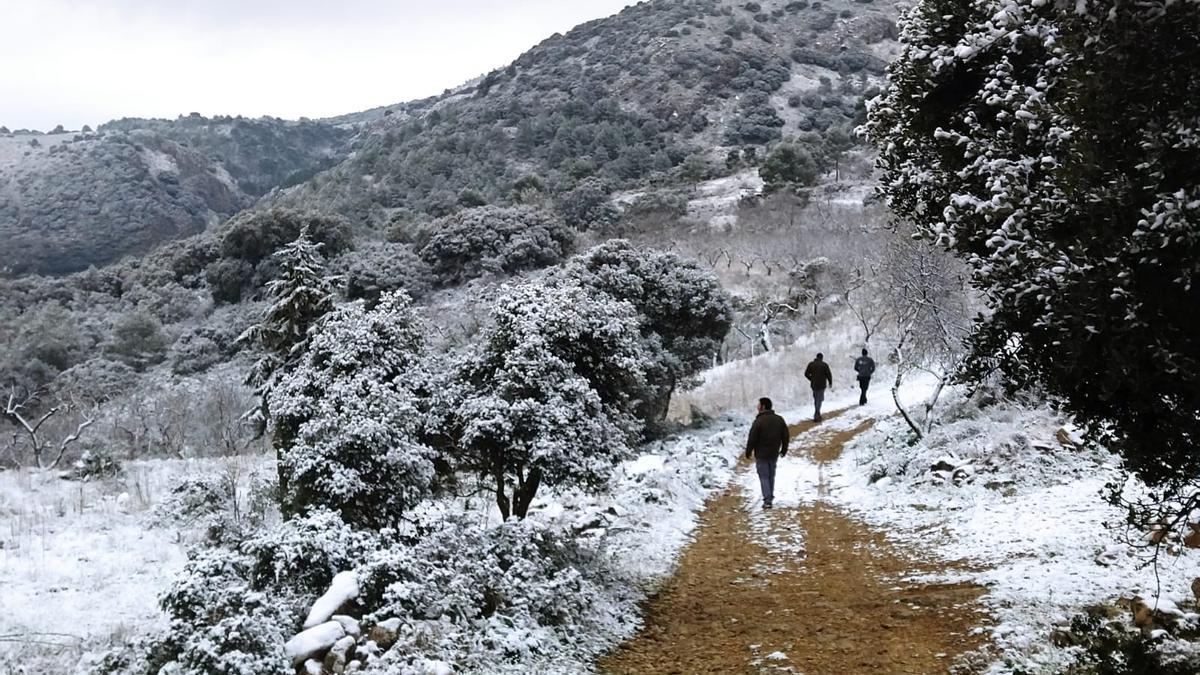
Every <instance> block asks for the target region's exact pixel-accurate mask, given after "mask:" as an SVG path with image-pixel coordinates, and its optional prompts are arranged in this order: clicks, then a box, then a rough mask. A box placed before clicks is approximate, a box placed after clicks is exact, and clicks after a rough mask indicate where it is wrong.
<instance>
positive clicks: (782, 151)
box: [758, 143, 821, 193]
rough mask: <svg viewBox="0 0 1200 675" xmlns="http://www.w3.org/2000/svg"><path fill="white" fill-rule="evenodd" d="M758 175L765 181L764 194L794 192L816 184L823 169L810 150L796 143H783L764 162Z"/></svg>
mask: <svg viewBox="0 0 1200 675" xmlns="http://www.w3.org/2000/svg"><path fill="white" fill-rule="evenodd" d="M758 175H759V176H760V177H761V178H762V180H763V191H764V192H767V193H771V192H776V191H779V190H791V191H793V192H794V191H796V190H798V189H801V188H806V187H809V186H811V185H814V184H816V182H817V179H818V178H819V177H820V176H821V169H820V167H819V166H818V165H817V160H816V158H814V157H813V153H812V152H811V151H809V149H808V148H805V147H801V146H798V145H796V144H794V143H782V144H780V145H777V146H775V148H774V149H773V150H771V153H770V154H769V155H767V158H766V159H764V160H763V163H762V166H760V167H759V168H758Z"/></svg>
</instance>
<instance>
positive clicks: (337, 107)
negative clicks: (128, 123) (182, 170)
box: [0, 0, 636, 130]
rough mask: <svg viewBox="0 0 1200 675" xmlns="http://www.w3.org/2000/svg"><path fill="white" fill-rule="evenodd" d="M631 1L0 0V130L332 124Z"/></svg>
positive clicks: (416, 94)
mask: <svg viewBox="0 0 1200 675" xmlns="http://www.w3.org/2000/svg"><path fill="white" fill-rule="evenodd" d="M635 1H636V0H505V1H503V2H488V1H486V0H423V1H417V0H393V1H391V2H389V1H387V0H327V1H326V0H91V1H88V0H0V125H5V126H8V127H9V128H10V129H18V128H31V129H41V130H48V129H50V128H52V127H54V125H56V124H62V125H64V126H65V127H67V128H68V129H78V128H79V127H80V126H82V125H84V124H90V125H92V126H93V127H94V126H96V125H97V124H98V123H101V122H105V121H107V120H110V119H114V118H118V117H167V118H174V117H176V116H177V115H180V114H186V113H189V112H192V111H197V112H200V113H202V114H204V115H206V116H212V115H218V114H222V115H223V114H230V115H239V114H240V115H246V116H250V117H257V116H260V115H274V116H278V117H283V118H288V119H294V118H297V117H302V116H305V117H327V116H330V115H337V114H341V113H347V112H354V111H357V110H364V109H367V108H373V107H375V106H379V105H388V104H392V103H398V102H401V101H407V100H411V99H415V98H422V97H425V96H430V95H433V94H437V93H440V92H441V91H442V90H443V89H446V88H447V87H452V86H454V85H457V84H461V83H462V82H464V81H466V80H468V79H470V78H472V77H475V76H476V75H481V74H483V73H485V72H487V71H489V70H491V69H493V68H496V67H499V66H502V65H504V64H507V63H508V62H509V61H512V60H513V59H514V58H516V57H517V56H519V55H520V54H521V53H522V52H524V51H525V50H527V49H528V48H530V47H532V46H533V45H535V44H536V43H538V42H540V41H541V40H543V39H545V38H547V37H549V36H550V35H552V34H553V33H556V32H566V31H567V30H569V29H571V28H572V27H574V26H575V25H577V24H580V23H582V22H584V21H588V20H590V19H596V18H600V17H603V16H608V15H610V14H615V13H616V12H618V11H620V10H621V8H623V7H625V6H626V5H628V4H633V3H634V2H635Z"/></svg>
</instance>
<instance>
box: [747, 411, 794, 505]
mask: <svg viewBox="0 0 1200 675" xmlns="http://www.w3.org/2000/svg"><path fill="white" fill-rule="evenodd" d="M771 408H772V404H771V399H769V398H760V399H758V416H757V417H755V418H754V424H752V425H750V438H748V439H746V459H750V455H754V468H755V469H757V470H758V482H759V484H760V485H762V496H763V508H764V509H769V508H771V504H772V503H773V502H774V501H775V465H776V464H777V463H778V462H779V458H780V457H783V456H785V455H787V449H788V425H787V422H784V421H783V418H782V417H780V416H779V415H776V414H775V411H774V410H772V409H771Z"/></svg>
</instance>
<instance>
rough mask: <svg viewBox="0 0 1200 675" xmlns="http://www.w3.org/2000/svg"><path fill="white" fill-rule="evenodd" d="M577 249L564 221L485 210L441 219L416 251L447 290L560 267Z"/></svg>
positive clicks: (530, 211)
mask: <svg viewBox="0 0 1200 675" xmlns="http://www.w3.org/2000/svg"><path fill="white" fill-rule="evenodd" d="M574 245H575V237H574V233H573V232H572V231H571V228H569V227H567V226H566V225H565V224H564V223H563V222H562V221H560V220H558V219H557V218H555V217H553V216H551V215H550V214H547V213H546V212H544V211H541V210H539V209H535V208H533V207H529V206H517V207H498V206H481V207H478V208H473V209H466V210H464V211H460V212H458V213H455V214H453V215H450V216H446V217H444V218H441V219H438V220H436V221H434V222H433V223H431V224H430V225H429V226H428V227H427V228H426V241H425V243H424V245H423V246H422V247H421V249H420V250H419V251H418V253H419V255H420V256H421V258H422V259H423V260H425V261H426V262H427V263H429V265H430V267H432V269H433V273H434V274H435V275H437V278H438V280H439V281H440V282H441V283H442V284H445V285H448V286H449V285H454V284H459V283H462V282H464V281H467V280H469V279H474V278H476V277H480V276H484V275H487V274H499V275H509V274H514V273H516V272H520V271H522V270H532V269H538V268H541V267H548V266H550V265H554V264H557V263H559V262H562V260H563V259H564V258H566V257H567V256H568V255H570V253H571V250H572V248H573V247H574Z"/></svg>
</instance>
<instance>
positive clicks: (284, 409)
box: [270, 293, 433, 528]
mask: <svg viewBox="0 0 1200 675" xmlns="http://www.w3.org/2000/svg"><path fill="white" fill-rule="evenodd" d="M423 344H424V342H423V335H422V332H421V325H420V323H419V321H418V319H417V318H416V316H415V314H414V313H413V310H412V308H411V306H410V301H409V299H408V297H407V296H406V295H404V294H403V293H393V294H388V295H384V296H383V298H382V299H381V300H380V302H379V304H378V305H377V306H376V307H375V308H374V309H371V310H366V309H365V308H364V307H363V305H362V303H361V302H356V303H351V304H348V305H344V306H342V307H339V308H338V309H337V310H335V311H334V312H332V313H331V314H330V315H329V316H328V317H327V318H326V319H325V320H324V321H322V322H321V323H320V324H319V326H318V327H317V329H315V330H313V331H312V332H311V337H310V340H309V344H308V346H307V348H306V349H305V350H304V351H303V353H302V355H301V356H300V359H299V363H298V364H297V365H296V366H295V367H294V369H292V370H291V372H289V373H288V374H286V375H284V376H282V377H281V378H279V380H278V382H277V384H276V386H275V388H274V389H273V390H272V392H271V394H270V404H271V414H272V420H271V424H272V427H273V430H274V432H275V437H274V442H275V447H276V449H277V450H278V453H279V472H280V478H281V480H280V492H281V502H282V509H283V512H284V514H286V515H290V516H291V515H297V514H303V513H307V512H309V511H311V510H312V509H316V508H328V509H330V510H332V511H335V512H337V513H339V514H341V516H342V517H343V518H344V519H345V520H346V522H347V523H350V524H352V525H354V526H358V527H374V528H378V527H387V526H389V525H394V524H395V523H396V521H397V519H398V518H399V517H400V516H401V515H402V514H403V513H404V512H405V511H407V510H408V509H409V508H411V507H412V506H413V504H415V503H416V502H417V501H418V500H419V499H421V498H422V497H424V496H425V494H426V493H427V491H428V490H429V486H430V483H431V481H432V478H433V451H432V450H431V449H429V448H428V447H426V446H424V445H422V444H421V443H420V442H419V441H418V440H417V433H418V431H419V430H420V426H421V424H422V417H421V413H420V410H419V409H418V402H419V397H418V394H417V393H416V392H417V391H418V390H419V389H420V388H421V387H423V386H424V384H425V383H426V381H427V380H428V379H429V376H428V374H427V373H425V372H424V370H423V368H424V365H423V359H422V353H423Z"/></svg>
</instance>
